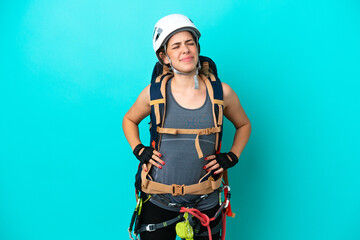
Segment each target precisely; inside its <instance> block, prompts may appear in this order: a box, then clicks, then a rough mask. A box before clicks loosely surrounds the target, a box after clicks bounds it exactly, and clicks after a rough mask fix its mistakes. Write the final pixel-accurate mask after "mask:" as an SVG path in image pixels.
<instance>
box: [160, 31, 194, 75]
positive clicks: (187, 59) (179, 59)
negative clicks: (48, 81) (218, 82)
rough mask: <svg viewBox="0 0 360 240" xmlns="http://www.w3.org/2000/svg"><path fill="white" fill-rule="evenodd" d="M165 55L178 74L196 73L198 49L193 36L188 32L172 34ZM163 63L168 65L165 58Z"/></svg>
mask: <svg viewBox="0 0 360 240" xmlns="http://www.w3.org/2000/svg"><path fill="white" fill-rule="evenodd" d="M167 55H168V56H169V58H170V59H171V63H172V65H173V67H174V68H175V69H177V70H178V71H180V72H186V73H190V72H193V71H196V66H197V63H198V59H199V56H198V49H197V46H196V42H195V41H194V38H193V36H192V35H191V33H190V32H188V31H183V32H178V33H176V34H174V35H173V36H172V37H171V38H170V39H169V41H168V43H167ZM163 61H164V62H165V63H166V64H168V63H169V60H168V59H167V57H166V56H165V57H164V58H163Z"/></svg>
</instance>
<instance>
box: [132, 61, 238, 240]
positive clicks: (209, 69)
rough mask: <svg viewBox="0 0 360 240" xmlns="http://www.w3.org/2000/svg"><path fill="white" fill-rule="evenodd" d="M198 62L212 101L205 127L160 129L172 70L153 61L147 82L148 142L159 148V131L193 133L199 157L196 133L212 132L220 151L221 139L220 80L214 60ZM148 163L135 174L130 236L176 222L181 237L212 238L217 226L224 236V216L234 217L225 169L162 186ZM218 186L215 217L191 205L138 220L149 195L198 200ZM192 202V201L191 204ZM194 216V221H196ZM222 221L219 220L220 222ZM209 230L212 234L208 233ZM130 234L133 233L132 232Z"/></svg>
mask: <svg viewBox="0 0 360 240" xmlns="http://www.w3.org/2000/svg"><path fill="white" fill-rule="evenodd" d="M199 60H200V64H201V66H202V68H201V70H200V72H199V77H200V78H201V79H202V80H203V81H204V82H205V85H206V88H207V91H208V93H209V97H210V100H211V103H212V109H213V116H214V117H213V119H214V127H212V128H206V129H174V128H164V119H165V112H166V83H167V82H168V80H169V79H171V78H172V77H173V73H172V72H171V71H170V69H169V68H168V67H167V66H166V65H161V64H160V63H159V62H157V63H156V65H155V67H154V70H153V73H152V78H151V85H150V105H151V114H150V120H151V122H150V134H151V139H150V145H151V146H152V147H153V148H154V149H156V150H158V151H159V149H160V142H161V135H162V134H196V139H195V147H196V151H197V153H198V156H199V158H202V157H203V153H202V151H201V148H200V144H199V136H200V135H209V134H216V142H215V152H216V154H218V153H220V148H221V138H222V125H223V105H224V102H223V90H222V85H221V82H220V80H219V78H218V76H217V69H216V65H215V63H214V62H213V61H212V60H211V59H210V58H208V57H204V56H199ZM151 166H152V165H151V164H150V163H148V165H147V168H148V171H147V172H145V171H143V170H142V166H141V164H139V168H138V171H137V174H136V176H135V191H136V200H137V205H136V208H135V211H134V213H133V216H132V218H131V222H130V227H129V229H128V231H129V236H130V239H132V240H134V239H139V234H140V233H141V232H144V231H156V230H157V229H160V228H163V227H167V226H169V225H172V224H177V226H176V230H177V233H178V236H179V237H181V238H182V239H188V240H191V239H193V237H194V236H206V235H207V234H208V236H209V239H210V240H212V236H211V235H212V234H214V233H217V232H218V231H220V229H221V239H222V240H224V239H225V229H226V226H225V225H226V216H231V217H235V214H234V213H232V211H231V206H230V196H231V195H230V187H229V184H228V176H227V171H226V170H225V171H224V172H223V174H219V176H218V175H215V174H213V171H210V172H208V173H207V174H206V175H205V176H203V177H202V178H201V179H200V180H199V182H198V183H196V184H193V185H176V184H172V185H166V184H161V183H158V182H155V181H153V180H152V178H151V176H150V175H149V172H150V169H151ZM217 189H220V191H219V194H220V193H221V192H224V195H225V198H224V201H222V200H221V197H220V196H219V201H220V208H219V209H218V211H217V212H216V214H215V216H212V217H211V218H210V217H209V216H207V215H206V214H203V213H201V212H200V211H199V210H198V209H196V208H195V206H193V207H190V208H189V207H184V206H181V208H180V213H179V215H178V216H177V217H176V218H173V219H170V220H168V221H165V222H162V223H157V224H141V223H140V221H139V218H140V214H141V208H142V204H143V203H145V202H146V201H148V200H149V199H150V198H151V197H152V196H151V194H172V195H173V196H178V195H185V194H194V195H199V200H201V198H203V196H207V194H210V193H212V192H214V191H215V190H217ZM195 205H196V204H195ZM220 216H221V217H222V221H220V224H219V225H218V226H216V227H214V229H213V231H212V230H211V229H210V227H209V224H210V222H211V221H213V220H215V219H216V218H218V217H220ZM196 219H197V220H196ZM221 222H222V223H221ZM200 225H202V226H204V227H206V228H207V230H208V232H207V233H206V232H205V234H204V233H199V232H198V231H199V228H200ZM212 232H213V233H212ZM132 233H134V236H133V234H132Z"/></svg>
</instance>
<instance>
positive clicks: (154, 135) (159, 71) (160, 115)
mask: <svg viewBox="0 0 360 240" xmlns="http://www.w3.org/2000/svg"><path fill="white" fill-rule="evenodd" d="M172 76H173V74H172V73H171V71H170V70H169V68H168V67H167V66H165V65H164V66H162V65H161V64H160V63H159V62H157V63H156V64H155V67H154V70H153V73H152V77H151V85H150V107H151V113H150V135H151V136H150V144H151V146H152V147H153V148H155V149H156V150H159V133H158V131H157V127H158V126H160V125H161V123H162V122H163V119H164V116H165V98H166V93H165V87H166V83H167V81H168V80H169V79H170V78H171V77H172Z"/></svg>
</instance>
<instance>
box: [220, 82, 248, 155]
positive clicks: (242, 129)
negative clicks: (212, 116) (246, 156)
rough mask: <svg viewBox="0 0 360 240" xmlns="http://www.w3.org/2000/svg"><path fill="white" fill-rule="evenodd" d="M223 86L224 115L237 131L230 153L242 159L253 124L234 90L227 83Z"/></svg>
mask: <svg viewBox="0 0 360 240" xmlns="http://www.w3.org/2000/svg"><path fill="white" fill-rule="evenodd" d="M222 85H223V92H224V115H225V117H226V118H227V119H229V120H230V122H232V124H233V125H234V127H235V129H236V132H235V136H234V141H233V145H232V147H231V149H230V151H231V152H233V153H235V154H236V156H237V157H240V155H241V153H242V151H243V150H244V148H245V146H246V144H247V142H248V140H249V138H250V133H251V124H250V120H249V118H248V117H247V116H246V113H245V111H244V109H243V108H242V106H241V104H240V100H239V98H238V96H237V95H236V93H235V92H234V90H232V88H231V87H230V86H229V85H228V84H226V83H222Z"/></svg>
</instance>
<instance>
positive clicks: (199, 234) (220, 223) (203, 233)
mask: <svg viewBox="0 0 360 240" xmlns="http://www.w3.org/2000/svg"><path fill="white" fill-rule="evenodd" d="M221 229H222V219H221V220H220V222H219V223H218V224H217V225H216V226H215V227H213V228H211V235H214V234H216V233H218V232H219V231H220V230H221ZM194 235H195V236H197V237H204V236H209V232H208V231H207V230H206V231H205V232H202V233H197V232H196V231H194Z"/></svg>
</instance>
